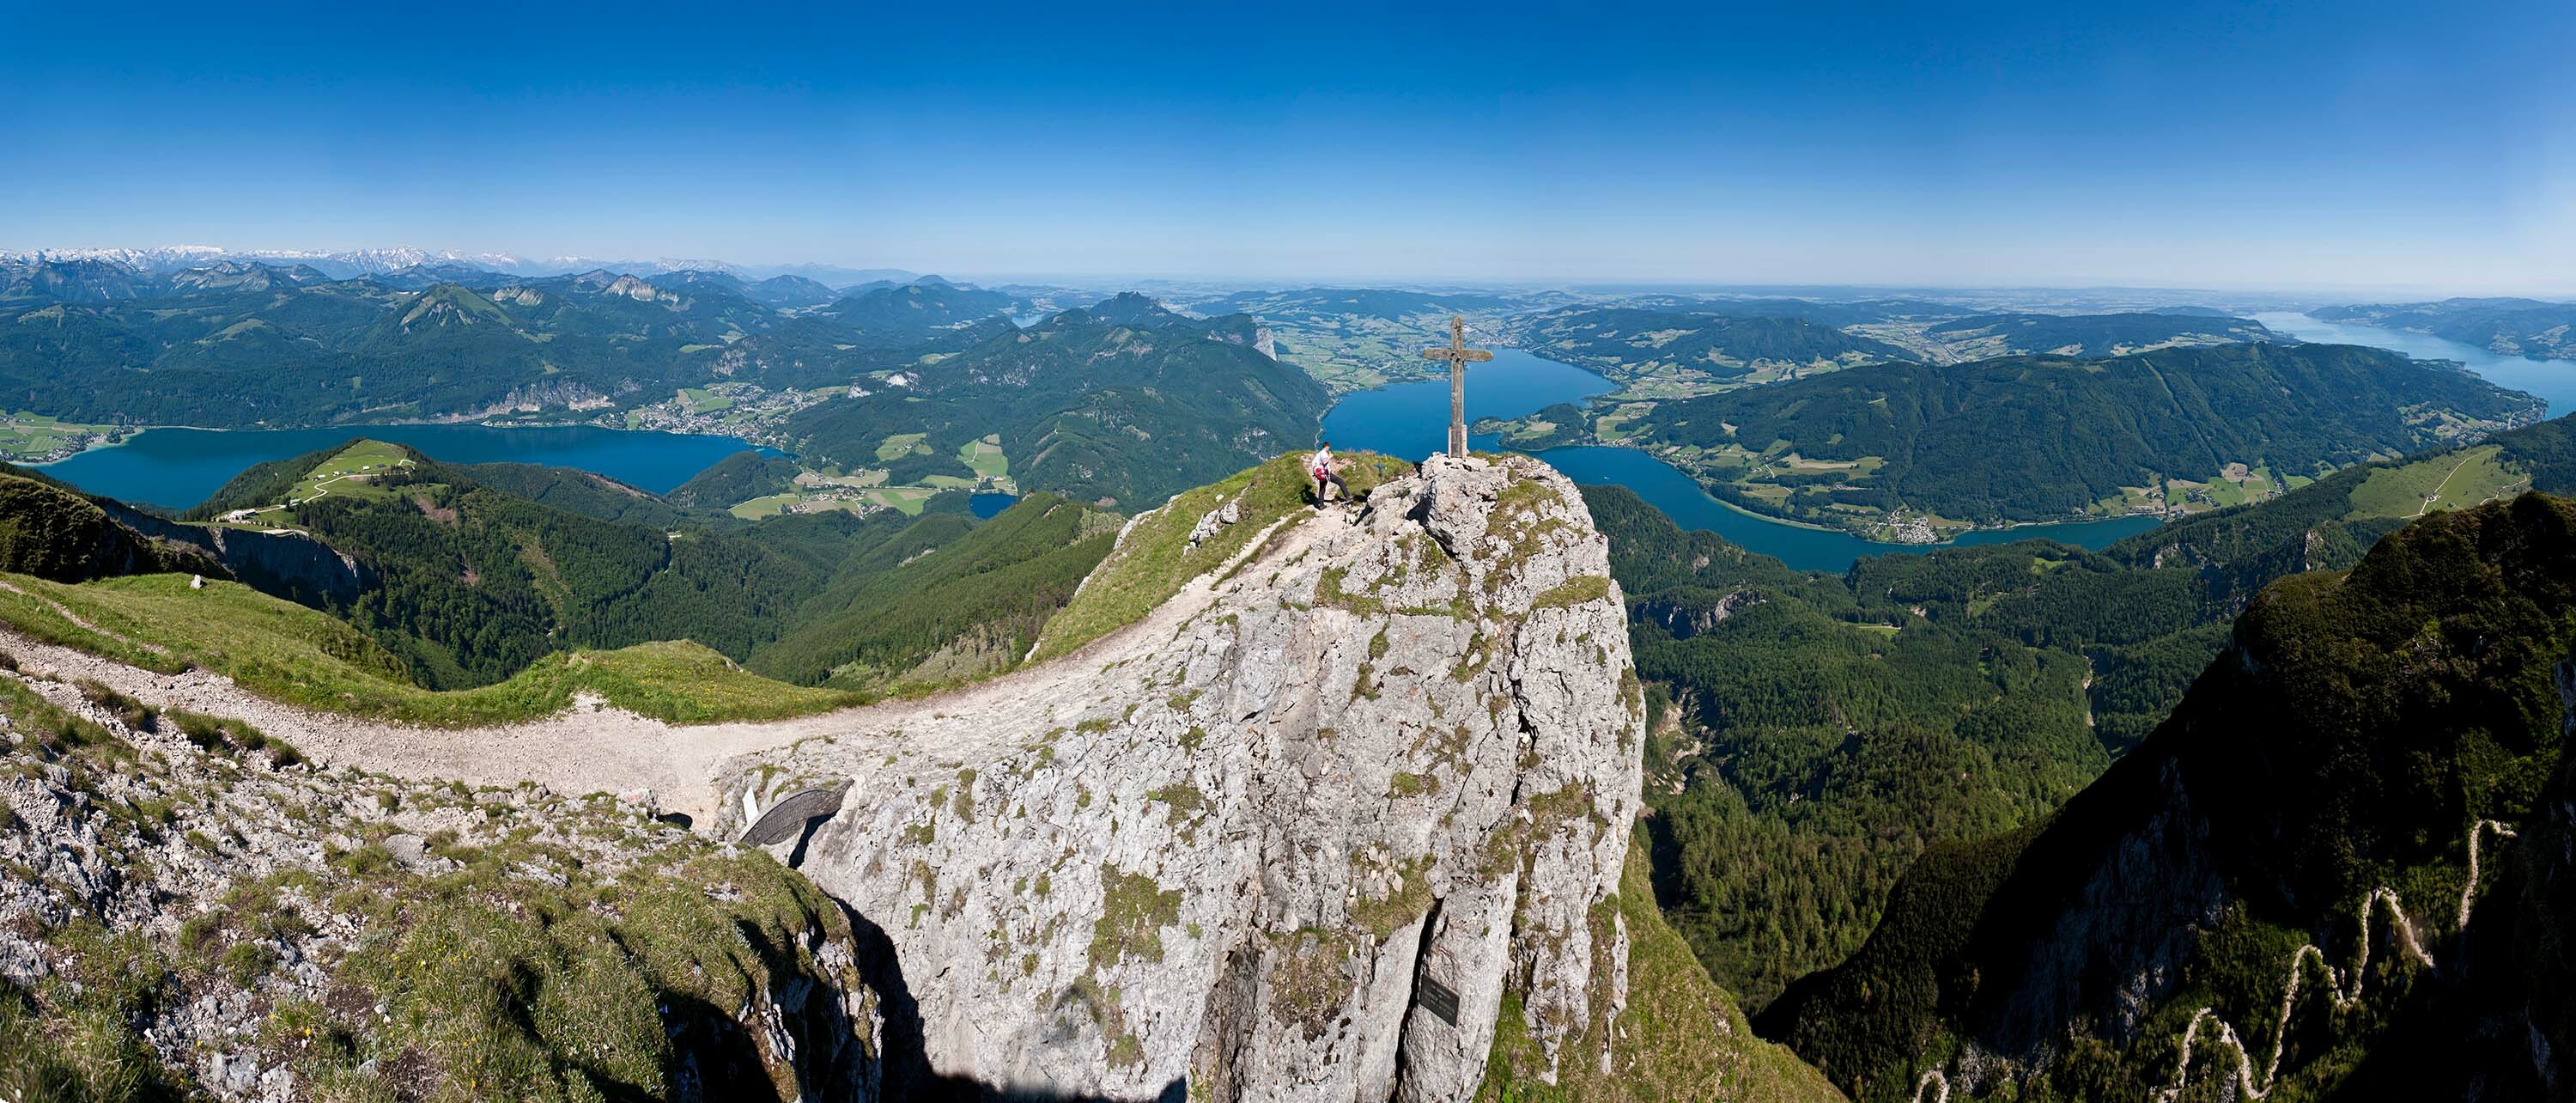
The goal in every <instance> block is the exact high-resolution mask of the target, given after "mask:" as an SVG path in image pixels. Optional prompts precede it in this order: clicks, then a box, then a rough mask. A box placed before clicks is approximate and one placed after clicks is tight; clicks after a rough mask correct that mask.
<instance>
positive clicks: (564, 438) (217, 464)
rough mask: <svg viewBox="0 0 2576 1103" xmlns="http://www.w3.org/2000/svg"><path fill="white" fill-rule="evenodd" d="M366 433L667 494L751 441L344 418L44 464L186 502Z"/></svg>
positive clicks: (121, 491)
mask: <svg viewBox="0 0 2576 1103" xmlns="http://www.w3.org/2000/svg"><path fill="white" fill-rule="evenodd" d="M358 437H367V438H370V439H373V440H381V441H390V442H392V443H395V444H407V445H410V446H411V447H413V448H417V449H419V450H420V451H421V453H422V454H423V455H426V456H428V457H429V458H431V459H434V460H443V461H445V462H448V463H534V464H543V465H545V466H548V467H573V468H579V469H581V470H583V471H588V472H591V473H593V474H598V475H606V476H608V477H609V478H612V479H615V480H617V481H619V482H621V483H625V484H627V485H629V486H633V487H637V488H640V489H643V490H649V491H652V492H653V493H655V494H662V493H667V492H668V491H670V490H671V488H673V487H676V486H678V485H680V484H681V483H684V482H687V481H689V478H690V476H693V475H696V474H697V473H698V472H700V471H704V470H706V469H707V468H708V467H709V466H711V465H713V464H714V463H715V462H716V461H717V460H720V459H723V458H725V457H726V456H730V455H732V454H734V453H736V452H740V451H742V450H744V449H746V448H750V447H751V444H750V443H749V442H746V441H744V440H741V439H740V438H737V437H707V436H694V435H690V434H685V433H657V432H643V431H628V430H623V429H602V428H599V427H598V426H594V425H563V426H545V427H538V428H524V429H496V428H493V427H491V426H486V425H349V426H340V427H336V428H330V429H245V430H230V431H217V430H212V429H147V430H144V431H143V432H140V433H136V434H135V435H133V436H130V437H127V438H125V443H123V444H120V445H116V446H114V447H111V448H93V449H90V450H89V451H87V452H83V453H81V454H79V455H77V456H73V457H71V458H69V459H65V460H60V461H57V462H54V463H49V464H46V465H44V467H43V468H42V470H43V471H44V472H45V473H46V474H48V475H51V476H53V477H55V478H57V479H61V480H63V481H64V482H67V483H70V484H72V485H73V486H77V487H79V488H81V489H82V490H86V491H88V492H90V493H92V494H102V495H105V496H107V497H110V498H115V499H118V500H120V501H126V502H141V503H149V504H152V505H158V506H166V507H169V508H173V509H186V508H188V507H190V506H194V505H196V504H197V503H199V502H202V501H205V500H206V498H207V496H209V495H211V494H213V493H214V492H215V491H216V490H217V489H218V488H220V487H222V486H223V485H224V483H225V482H227V481H229V480H230V479H231V478H232V477H233V476H235V475H238V474H241V472H242V469H243V468H246V467H249V466H250V465H252V464H255V463H265V462H267V461H269V460H282V459H286V458H289V457H292V456H301V455H303V454H305V453H307V452H315V451H320V450H321V449H324V448H329V447H331V446H333V445H336V444H341V443H343V442H346V441H349V440H352V439H355V438H358Z"/></svg>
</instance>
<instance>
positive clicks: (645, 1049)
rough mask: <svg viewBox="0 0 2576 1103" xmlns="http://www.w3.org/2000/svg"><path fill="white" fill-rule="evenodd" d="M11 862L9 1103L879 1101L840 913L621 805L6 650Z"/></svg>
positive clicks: (855, 954)
mask: <svg viewBox="0 0 2576 1103" xmlns="http://www.w3.org/2000/svg"><path fill="white" fill-rule="evenodd" d="M0 869H5V870H6V871H7V873H6V875H5V876H0V1095H5V1096H7V1097H9V1098H12V1099H21V1100H36V1099H127V1098H213V1099H218V1100H262V1101H281V1103H282V1101H285V1100H299V1099H331V1098H387V1099H422V1098H516V1099H598V1098H602V1097H603V1095H605V1097H609V1098H654V1099H672V1100H702V1099H738V1098H751V1097H755V1096H758V1095H760V1093H759V1092H754V1091H751V1090H749V1088H750V1087H751V1086H753V1085H762V1086H763V1087H762V1091H764V1092H772V1093H774V1094H772V1095H766V1096H761V1097H767V1098H788V1099H793V1098H804V1099H817V1100H819V1099H836V1100H871V1099H875V1098H877V1097H878V1095H877V1088H878V1082H879V1081H878V1070H879V1068H880V1058H881V1056H882V1053H883V1018H882V1016H881V1015H880V1014H879V1013H878V1011H877V997H876V994H875V993H874V992H872V991H870V990H869V989H867V988H866V987H865V986H864V985H861V984H859V983H857V982H856V976H857V967H856V962H857V961H858V959H859V958H860V957H861V956H862V953H863V947H862V945H861V944H860V943H859V942H857V941H855V940H854V938H853V931H852V930H851V927H850V925H849V923H848V921H847V919H846V918H845V916H844V915H843V913H842V912H841V910H840V909H839V907H838V906H836V905H834V904H833V903H832V902H831V901H830V900H828V899H825V898H824V897H823V896H822V895H821V894H820V893H818V892H816V891H815V890H814V889H813V887H812V886H811V885H810V884H807V883H806V882H805V881H804V880H803V879H802V878H799V877H797V876H796V875H795V874H794V873H792V872H790V871H788V870H785V869H782V868H780V867H779V866H778V864H777V863H776V862H774V861H772V860H770V859H769V858H767V857H766V856H763V855H760V854H753V853H743V852H739V851H733V850H730V849H728V848H723V847H717V846H713V845H710V844H708V843H707V842H705V841H702V840H700V839H697V838H695V837H693V836H691V835H690V834H689V833H688V832H686V831H684V830H682V829H680V828H678V827H675V826H672V825H670V824H666V823H660V822H656V821H655V820H653V819H651V818H649V817H648V816H647V815H646V811H645V810H644V809H641V808H638V807H636V806H634V805H631V804H627V803H624V802H621V801H619V800H617V799H614V798H610V797H606V796H602V795H592V796H589V797H569V796H563V795H559V794H554V793H550V792H547V791H546V790H545V789H544V788H542V787H540V786H535V785H521V786H517V787H513V788H506V789H504V788H482V789H476V788H471V787H468V786H466V785H464V784H462V783H449V784H432V783H427V782H421V781H406V780H403V779H399V778H394V777H389V776H385V775H381V774H366V773H361V772H359V771H355V770H347V769H335V770H321V769H317V768H315V767H313V766H312V765H310V764H309V763H307V762H305V761H304V760H303V759H302V756H300V755H299V754H298V753H297V752H296V751H295V750H294V748H292V747H290V746H288V745H287V744H285V743H283V742H281V741H279V740H277V739H275V738H274V737H272V736H269V735H267V734H265V733H262V732H261V731H259V730H258V729H257V728H255V727H253V726H251V725H249V724H246V723H243V722H241V721H239V720H237V719H232V718H217V717H212V716H204V715H197V714H192V713H181V712H175V711H158V710H154V709H152V708H150V707H148V706H146V705H144V704H142V703H141V702H138V701H136V700H134V699H133V698H130V697H126V696H124V695H123V694H120V693H117V692H115V691H113V690H110V689H108V688H106V687H105V686H102V685H100V684H98V683H95V682H83V683H71V682H63V681H57V680H52V679H49V678H44V677H40V676H32V675H27V674H22V673H19V672H17V671H16V670H15V664H14V662H0ZM494 1089H499V1090H497V1091H496V1090H494Z"/></svg>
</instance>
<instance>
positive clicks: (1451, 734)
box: [716, 457, 1643, 1101]
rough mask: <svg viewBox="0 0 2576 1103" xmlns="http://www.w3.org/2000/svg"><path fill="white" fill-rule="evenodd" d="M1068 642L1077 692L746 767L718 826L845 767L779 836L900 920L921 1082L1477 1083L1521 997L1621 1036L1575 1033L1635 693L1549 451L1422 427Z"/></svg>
mask: <svg viewBox="0 0 2576 1103" xmlns="http://www.w3.org/2000/svg"><path fill="white" fill-rule="evenodd" d="M1134 531H1135V529H1134V528H1133V527H1131V529H1130V533H1131V534H1132V533H1133V532H1134ZM1062 663H1063V664H1065V665H1067V666H1069V667H1074V668H1079V669H1080V670H1081V671H1082V673H1083V675H1084V677H1083V678H1081V679H1079V680H1078V682H1077V684H1076V685H1075V687H1074V690H1073V691H1072V692H1066V693H1063V694H1060V695H1056V696H1050V697H1046V698H1044V699H1037V698H1022V699H1009V700H991V699H984V700H979V701H973V702H969V705H970V706H971V707H967V706H961V708H960V711H959V712H957V713H955V714H948V713H939V714H934V715H932V716H931V717H930V718H929V719H928V720H927V721H924V722H916V723H913V724H911V725H908V726H907V727H906V728H905V730H901V731H865V732H852V733H849V734H846V735H838V736H833V737H829V738H823V739H814V740H808V741H805V742H803V743H800V744H798V745H796V746H794V747H789V748H784V749H780V750H775V751H769V752H763V753H759V754H755V755H751V756H747V757H745V758H743V759H739V760H736V761H735V762H733V763H731V764H730V765H729V766H728V768H727V770H726V771H725V777H726V778H728V779H729V782H728V784H729V788H728V789H727V790H726V792H727V805H728V807H729V809H730V811H729V812H728V813H727V814H726V816H725V819H724V822H722V823H719V824H718V825H716V826H717V828H718V829H719V830H720V831H726V832H730V833H739V832H740V831H741V830H742V828H743V827H744V826H745V825H747V824H748V823H749V822H750V821H751V820H752V819H753V818H756V816H757V813H759V812H760V811H761V810H763V809H764V808H766V807H767V806H768V805H769V804H770V803H772V802H774V801H776V800H777V799H779V798H780V797H782V796H784V795H785V794H788V793H792V792H795V791H798V790H801V789H806V788H811V787H814V786H818V785H834V784H841V783H847V784H848V785H849V786H850V788H849V791H848V793H847V796H846V798H845V802H844V805H843V807H842V809H841V811H840V812H839V814H838V815H837V816H835V817H833V818H831V819H829V820H827V821H823V822H822V823H821V824H820V825H819V826H818V827H814V828H813V829H811V830H810V831H808V832H805V833H803V834H801V835H800V836H799V837H797V838H792V839H789V840H787V841H784V842H781V843H778V844H777V845H776V847H775V848H774V849H775V850H776V852H777V853H779V854H781V855H782V856H785V857H788V858H790V859H791V860H793V861H796V862H797V863H798V864H799V868H800V869H801V870H802V871H803V872H804V873H805V874H806V875H807V876H808V877H810V878H812V879H813V880H814V882H815V883H816V884H817V885H819V886H821V887H822V888H823V889H824V890H826V891H828V892H830V893H831V894H832V895H834V896H835V897H838V898H839V899H841V900H842V901H844V902H845V903H847V904H848V905H849V906H850V907H851V908H852V909H854V910H855V911H856V912H857V913H858V914H859V915H860V916H861V917H863V919H864V920H865V921H866V922H868V923H872V924H874V925H875V926H876V927H879V928H881V929H882V930H883V932H884V935H885V937H886V939H887V941H888V945H889V946H890V949H891V961H890V962H887V963H886V964H887V965H888V966H889V967H890V968H891V970H892V971H893V973H894V974H896V975H890V976H883V977H879V978H876V980H877V982H878V985H879V987H880V989H881V990H884V991H886V992H888V993H889V1001H890V1002H889V1006H890V1011H889V1038H890V1040H889V1045H890V1047H892V1048H894V1049H896V1050H901V1049H903V1048H905V1046H906V1044H907V1042H908V1039H907V1037H906V1035H907V1034H909V1033H911V1032H914V1031H917V1032H918V1034H919V1044H920V1051H921V1052H922V1053H923V1054H924V1055H925V1057H926V1065H927V1067H926V1068H922V1069H917V1070H913V1071H912V1072H911V1073H910V1075H912V1076H915V1077H926V1078H928V1079H926V1080H924V1081H923V1083H927V1082H929V1081H930V1080H935V1081H937V1082H939V1083H945V1084H954V1083H958V1082H972V1083H976V1084H980V1085H983V1086H985V1087H987V1088H992V1089H1001V1090H1009V1091H1036V1092H1044V1093H1074V1094H1080V1095H1086V1096H1106V1097H1112V1098H1152V1097H1155V1096H1157V1095H1161V1094H1163V1093H1166V1092H1170V1091H1174V1090H1176V1089H1178V1088H1179V1087H1180V1086H1181V1085H1183V1084H1184V1083H1185V1084H1186V1091H1187V1093H1188V1095H1189V1097H1190V1098H1192V1099H1210V1100H1261V1099H1299V1100H1327V1099H1352V1100H1359V1099H1367V1100H1382V1099H1401V1100H1406V1101H1431V1100H1461V1099H1466V1098H1468V1097H1470V1096H1471V1095H1473V1094H1474V1093H1475V1092H1476V1090H1477V1088H1478V1085H1479V1083H1480V1082H1481V1081H1482V1080H1483V1079H1484V1077H1485V1075H1486V1068H1487V1053H1488V1049H1489V1046H1490V1045H1491V1043H1492V1041H1493V1039H1494V1037H1495V1036H1496V1032H1497V1025H1498V1023H1499V1022H1501V1021H1502V1020H1503V1019H1505V1018H1506V1017H1509V1018H1510V1019H1511V1020H1513V1021H1512V1022H1510V1023H1508V1024H1505V1025H1507V1026H1508V1028H1509V1030H1510V1032H1511V1033H1513V1034H1514V1035H1515V1036H1516V1037H1526V1038H1527V1039H1529V1040H1530V1041H1532V1042H1534V1043H1535V1045H1536V1047H1537V1049H1538V1051H1539V1053H1541V1054H1542V1055H1543V1058H1544V1060H1545V1061H1546V1062H1547V1063H1548V1065H1549V1067H1551V1068H1566V1067H1568V1063H1569V1062H1589V1063H1591V1064H1592V1065H1596V1066H1603V1067H1606V1062H1607V1056H1606V1054H1605V1053H1603V1052H1590V1051H1581V1052H1579V1051H1578V1047H1577V1045H1576V1044H1575V1040H1576V1039H1580V1038H1585V1037H1596V1038H1602V1037H1609V1036H1611V1035H1612V1034H1613V1033H1615V1031H1616V1025H1615V1024H1616V1019H1617V1017H1618V1016H1619V1015H1620V1014H1621V1013H1622V1010H1623V1005H1624V1001H1625V999H1626V989H1627V970H1628V948H1629V943H1628V927H1627V921H1626V919H1625V917H1624V916H1623V915H1622V913H1621V910H1620V908H1619V907H1617V906H1616V904H1615V898H1616V895H1617V893H1618V891H1619V887H1620V876H1621V871H1622V863H1623V860H1624V859H1625V858H1626V857H1627V854H1628V847H1629V829H1630V826H1631V824H1632V822H1633V820H1634V817H1635V814H1636V811H1637V804H1638V790H1639V782H1640V779H1639V749H1638V740H1639V739H1640V737H1641V734H1642V723H1643V703H1642V697H1641V694H1640V690H1639V687H1638V684H1637V682H1636V680H1635V677H1634V675H1633V673H1632V671H1631V669H1630V665H1629V657H1628V643H1627V629H1626V622H1625V616H1624V611H1623V608H1622V604H1621V598H1620V594H1619V590H1618V587H1617V586H1616V584H1614V583H1613V582H1612V581H1611V579H1610V574H1609V561H1608V553H1607V547H1606V544H1605V542H1604V540H1603V539H1602V537H1601V536H1600V535H1599V534H1598V533H1597V532H1595V531H1594V529H1593V527H1592V524H1591V520H1590V515H1589V514H1588V513H1587V512H1586V510H1585V508H1584V504H1583V500H1582V498H1581V497H1580V496H1578V495H1577V493H1576V492H1575V489H1574V487H1573V485H1572V484H1571V483H1569V482H1568V481H1567V480H1566V479H1565V478H1564V477H1562V476H1560V475H1558V474H1557V473H1556V472H1554V471H1553V470H1551V469H1549V468H1547V467H1546V466H1545V465H1543V464H1540V463H1537V462H1536V461H1534V460H1529V459H1526V458H1520V457H1514V458H1508V459H1502V460H1495V461H1487V460H1483V459H1471V460H1464V461H1455V460H1449V459H1445V458H1435V459H1433V460H1432V461H1430V462H1429V463H1428V464H1426V465H1425V467H1424V469H1423V470H1422V472H1421V473H1420V474H1418V475H1414V476H1406V477H1403V478H1399V479H1396V480H1393V481H1391V482H1388V483H1386V484H1384V485H1382V486H1379V487H1378V488H1377V489H1376V490H1375V491H1374V493H1372V494H1371V495H1370V496H1369V497H1368V498H1367V499H1366V500H1365V501H1364V502H1363V503H1360V504H1359V505H1357V506H1353V507H1348V508H1345V509H1336V510H1333V511H1329V512H1326V513H1321V514H1313V515H1306V514H1302V513H1301V514H1299V515H1295V516H1291V517H1289V518H1286V519H1284V520H1282V521H1281V522H1279V523H1278V524H1277V525H1276V526H1274V527H1273V529H1272V530H1271V531H1270V532H1269V533H1268V534H1267V535H1266V536H1265V537H1264V538H1261V539H1256V540H1255V541H1254V542H1253V543H1252V545H1251V546H1250V550H1249V551H1248V552H1247V553H1246V554H1245V555H1243V556H1242V557H1241V558H1240V559H1239V560H1238V561H1237V562H1235V563H1234V564H1232V565H1231V566H1230V567H1229V568H1228V569H1226V570H1224V571H1221V572H1218V573H1217V574H1215V575H1212V576H1210V577H1207V578H1203V579H1200V580H1198V581H1197V582H1195V583H1193V584H1192V588H1191V589H1190V590H1189V591H1188V592H1185V593H1184V594H1183V596H1181V597H1179V598H1175V599H1174V600H1173V601H1171V602H1167V603H1166V604H1165V606H1164V607H1163V608H1162V609H1160V610H1158V611H1157V612H1156V613H1155V614H1154V615H1153V616H1150V617H1148V618H1147V619H1146V620H1145V621H1143V622H1141V623H1138V624H1135V625H1131V626H1130V627H1128V628H1126V629H1123V630H1121V631H1119V632H1117V633H1113V634H1111V635H1109V636H1107V637H1105V638H1103V639H1101V640H1099V641H1097V642H1095V643H1093V644H1091V645H1089V646H1088V647H1086V648H1085V649H1083V650H1082V651H1079V652H1076V653H1075V654H1073V655H1072V656H1070V657H1068V658H1066V659H1064V660H1062ZM1094 664H1096V665H1094ZM1094 671H1096V674H1095V673H1093V672H1094ZM905 1075H907V1074H906V1073H905V1072H904V1070H900V1069H894V1068H890V1069H889V1070H888V1073H887V1076H888V1081H887V1087H888V1094H889V1096H893V1095H896V1094H899V1091H898V1088H899V1086H900V1082H901V1081H902V1078H903V1077H904V1076H905Z"/></svg>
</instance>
